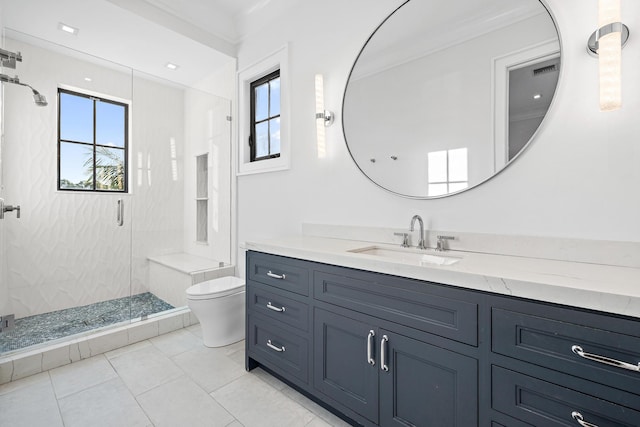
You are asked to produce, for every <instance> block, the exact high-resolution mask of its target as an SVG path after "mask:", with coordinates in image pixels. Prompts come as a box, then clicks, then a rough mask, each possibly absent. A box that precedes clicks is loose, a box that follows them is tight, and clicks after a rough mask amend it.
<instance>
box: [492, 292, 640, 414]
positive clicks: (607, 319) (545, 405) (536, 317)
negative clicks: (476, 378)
mask: <svg viewBox="0 0 640 427" xmlns="http://www.w3.org/2000/svg"><path fill="white" fill-rule="evenodd" d="M491 321H492V337H491V347H492V353H491V359H492V361H491V362H492V363H491V389H492V390H491V395H492V408H493V409H494V410H495V411H498V412H500V413H502V414H505V415H508V416H510V417H513V418H514V419H516V420H520V421H522V422H525V423H526V424H527V425H534V426H577V427H579V426H589V427H592V426H599V427H614V426H615V427H638V426H640V371H639V370H640V322H638V321H636V320H633V319H629V318H623V317H621V316H613V315H606V314H600V313H595V312H589V311H585V310H578V309H572V308H568V307H561V306H557V305H551V304H544V303H534V302H529V301H523V300H518V299H513V298H509V299H508V298H498V297H496V298H494V299H493V300H492V308H491ZM518 425H519V424H518Z"/></svg>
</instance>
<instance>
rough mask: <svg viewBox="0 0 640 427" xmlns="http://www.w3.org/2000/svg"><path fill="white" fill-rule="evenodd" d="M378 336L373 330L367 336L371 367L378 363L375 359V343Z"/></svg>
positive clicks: (368, 359)
mask: <svg viewBox="0 0 640 427" xmlns="http://www.w3.org/2000/svg"><path fill="white" fill-rule="evenodd" d="M375 336H376V333H375V332H374V331H373V329H372V330H370V331H369V335H367V363H368V364H369V365H371V366H375V365H376V361H375V359H374V358H373V341H374V338H375Z"/></svg>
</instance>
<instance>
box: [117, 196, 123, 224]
mask: <svg viewBox="0 0 640 427" xmlns="http://www.w3.org/2000/svg"><path fill="white" fill-rule="evenodd" d="M116 221H117V224H118V227H122V226H123V225H124V203H123V201H122V199H118V209H117V213H116Z"/></svg>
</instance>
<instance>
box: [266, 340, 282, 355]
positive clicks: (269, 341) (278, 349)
mask: <svg viewBox="0 0 640 427" xmlns="http://www.w3.org/2000/svg"><path fill="white" fill-rule="evenodd" d="M267 347H269V348H270V349H272V350H275V351H277V352H279V353H282V352H283V351H286V349H285V348H284V346H282V347H276V346H275V345H273V344H271V340H267Z"/></svg>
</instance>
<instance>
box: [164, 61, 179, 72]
mask: <svg viewBox="0 0 640 427" xmlns="http://www.w3.org/2000/svg"><path fill="white" fill-rule="evenodd" d="M165 67H167V68H168V69H170V70H173V71H175V70H177V69H178V68H180V66H179V65H176V64H174V63H172V62H167V65H165Z"/></svg>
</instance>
